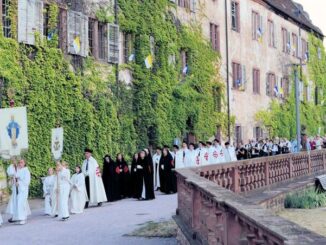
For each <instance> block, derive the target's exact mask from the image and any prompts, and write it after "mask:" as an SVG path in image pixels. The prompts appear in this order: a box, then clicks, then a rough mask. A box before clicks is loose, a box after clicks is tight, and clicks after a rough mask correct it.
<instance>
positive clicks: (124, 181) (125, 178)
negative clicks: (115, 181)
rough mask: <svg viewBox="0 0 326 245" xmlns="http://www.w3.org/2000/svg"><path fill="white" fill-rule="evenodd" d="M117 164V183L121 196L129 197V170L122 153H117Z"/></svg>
mask: <svg viewBox="0 0 326 245" xmlns="http://www.w3.org/2000/svg"><path fill="white" fill-rule="evenodd" d="M116 163H117V166H118V167H119V172H120V174H119V184H120V196H121V198H126V197H130V187H129V183H130V171H129V167H128V164H127V162H126V161H125V159H124V157H123V155H122V154H121V153H119V154H118V155H117V159H116Z"/></svg>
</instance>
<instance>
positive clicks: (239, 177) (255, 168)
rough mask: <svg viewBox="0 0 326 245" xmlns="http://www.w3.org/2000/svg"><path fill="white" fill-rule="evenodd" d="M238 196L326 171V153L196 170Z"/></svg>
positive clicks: (257, 159)
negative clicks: (238, 194)
mask: <svg viewBox="0 0 326 245" xmlns="http://www.w3.org/2000/svg"><path fill="white" fill-rule="evenodd" d="M193 170H194V171H195V172H196V173H197V174H199V175H200V176H202V177H205V178H206V179H209V180H210V181H212V182H215V183H216V184H217V185H219V186H221V187H224V188H226V189H229V190H232V191H233V192H235V193H241V192H248V191H252V190H255V189H259V188H262V187H267V186H270V185H272V184H276V183H279V182H283V181H287V180H292V179H295V178H299V177H303V176H307V175H312V174H318V173H319V172H322V171H325V170H326V150H319V151H311V152H310V153H308V152H301V153H295V154H286V155H278V156H273V157H263V158H255V159H250V160H244V161H238V162H233V163H228V164H217V165H211V166H203V167H198V168H194V169H193Z"/></svg>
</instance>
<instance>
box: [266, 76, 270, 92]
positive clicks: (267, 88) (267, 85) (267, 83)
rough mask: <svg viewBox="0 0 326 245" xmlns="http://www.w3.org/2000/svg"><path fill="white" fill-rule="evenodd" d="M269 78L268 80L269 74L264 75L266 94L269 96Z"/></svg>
mask: <svg viewBox="0 0 326 245" xmlns="http://www.w3.org/2000/svg"><path fill="white" fill-rule="evenodd" d="M270 87H271V84H270V80H269V74H267V75H266V95H267V96H270Z"/></svg>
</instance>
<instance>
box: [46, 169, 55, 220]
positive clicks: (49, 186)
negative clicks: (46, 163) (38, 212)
mask: <svg viewBox="0 0 326 245" xmlns="http://www.w3.org/2000/svg"><path fill="white" fill-rule="evenodd" d="M54 180H55V176H54V174H53V168H49V169H48V176H47V177H45V178H44V180H43V197H44V214H46V215H51V214H52V205H51V203H52V200H51V197H52V194H53V187H54Z"/></svg>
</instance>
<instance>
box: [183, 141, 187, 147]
mask: <svg viewBox="0 0 326 245" xmlns="http://www.w3.org/2000/svg"><path fill="white" fill-rule="evenodd" d="M187 147H188V146H187V143H186V142H185V141H183V142H182V148H183V149H186V148H187Z"/></svg>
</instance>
